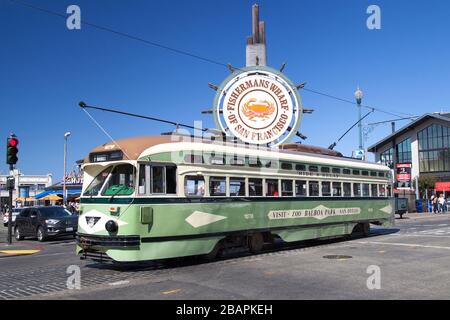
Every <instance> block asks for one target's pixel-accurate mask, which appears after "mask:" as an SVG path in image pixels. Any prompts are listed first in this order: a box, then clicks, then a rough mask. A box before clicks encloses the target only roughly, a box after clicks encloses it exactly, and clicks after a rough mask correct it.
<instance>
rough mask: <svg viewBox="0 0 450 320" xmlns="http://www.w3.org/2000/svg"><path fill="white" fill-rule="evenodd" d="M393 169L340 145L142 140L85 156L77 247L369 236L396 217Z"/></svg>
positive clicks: (141, 249)
mask: <svg viewBox="0 0 450 320" xmlns="http://www.w3.org/2000/svg"><path fill="white" fill-rule="evenodd" d="M392 200H393V199H392V189H391V184H390V173H389V168H388V167H385V166H382V165H378V164H372V163H367V162H363V161H360V160H355V159H350V158H345V157H342V155H340V154H339V153H337V152H335V151H330V150H327V149H320V148H316V147H307V146H303V145H300V144H285V145H282V146H281V147H280V148H277V149H276V150H274V149H271V148H261V147H259V148H254V147H251V146H250V145H248V144H244V143H241V144H237V143H231V142H223V141H213V140H201V139H196V138H192V137H188V136H181V135H162V136H150V137H138V138H130V139H124V140H119V141H117V142H114V143H113V142H110V143H106V144H104V145H101V146H99V147H97V148H95V149H94V150H93V151H92V152H91V153H90V154H89V156H88V157H87V158H86V159H85V164H84V186H83V193H82V197H81V214H80V218H79V227H78V239H77V252H78V253H80V254H83V255H85V256H98V255H102V256H104V257H106V256H107V257H109V258H111V259H112V260H114V261H120V262H130V261H145V260H156V259H167V258H173V257H185V256H197V255H210V256H214V255H215V254H216V253H217V252H218V250H219V249H220V248H228V247H237V246H247V247H249V248H250V250H251V251H252V252H258V251H260V250H261V249H262V247H263V244H264V243H268V242H273V241H274V239H276V238H280V239H282V240H283V241H286V242H293V241H300V240H307V239H317V238H324V237H335V236H344V235H349V234H352V232H355V231H357V232H361V233H367V232H368V231H369V224H370V223H373V224H377V225H384V226H390V225H391V224H392V222H393V202H392Z"/></svg>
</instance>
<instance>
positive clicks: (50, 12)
mask: <svg viewBox="0 0 450 320" xmlns="http://www.w3.org/2000/svg"><path fill="white" fill-rule="evenodd" d="M8 1H10V2H12V3H15V4H18V5H21V6H24V7H27V8H29V9H32V10H36V11H40V12H43V13H46V14H49V15H53V16H56V17H59V18H63V19H67V15H66V14H61V13H58V12H55V11H52V10H49V9H46V8H42V7H39V6H35V5H33V4H30V3H28V2H24V1H20V0H8ZM81 23H82V24H83V25H87V26H90V27H92V28H95V29H98V30H102V31H106V32H110V33H113V34H115V35H118V36H121V37H125V38H128V39H131V40H135V41H139V42H141V43H144V44H147V45H150V46H153V47H157V48H161V49H165V50H168V51H171V52H173V53H176V54H181V55H184V56H188V57H191V58H194V59H198V60H201V61H203V62H207V63H211V64H215V65H219V66H222V67H226V68H229V67H230V65H229V64H227V63H223V62H220V61H217V60H214V59H210V58H206V57H203V56H200V55H198V54H194V53H191V52H188V51H184V50H181V49H177V48H173V47H169V46H167V45H163V44H160V43H157V42H154V41H150V40H146V39H144V38H141V37H138V36H134V35H131V34H129V33H125V32H122V31H117V30H114V29H112V28H109V27H104V26H101V25H98V24H95V23H92V22H88V21H86V20H84V19H83V20H82V21H81ZM233 69H235V70H241V71H242V69H239V68H234V67H233ZM301 90H305V91H307V92H310V93H314V94H317V95H321V96H324V97H328V98H330V99H334V100H338V101H341V102H345V103H349V104H352V105H357V104H356V103H355V102H354V101H351V100H348V99H343V98H340V97H337V96H334V95H331V94H327V93H324V92H320V91H317V90H313V89H308V88H305V87H302V89H301ZM361 107H364V108H368V109H371V110H375V111H378V112H381V113H384V114H389V115H392V116H394V117H397V118H402V116H400V115H399V114H403V115H407V116H413V115H412V114H409V113H403V112H398V113H397V114H396V113H393V112H389V111H386V110H382V109H379V108H376V107H372V106H367V105H361Z"/></svg>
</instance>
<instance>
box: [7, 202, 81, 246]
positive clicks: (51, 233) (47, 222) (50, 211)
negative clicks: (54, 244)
mask: <svg viewBox="0 0 450 320" xmlns="http://www.w3.org/2000/svg"><path fill="white" fill-rule="evenodd" d="M77 227H78V215H73V214H72V213H71V212H70V211H68V210H67V209H65V208H63V207H56V206H54V207H32V208H26V209H24V210H23V211H22V212H21V213H20V214H19V215H18V216H17V218H16V223H15V226H14V236H15V238H16V240H23V239H24V238H25V237H36V238H37V239H38V240H39V241H41V242H42V241H45V240H47V239H49V238H55V237H59V236H68V235H72V236H73V237H75V234H76V232H77Z"/></svg>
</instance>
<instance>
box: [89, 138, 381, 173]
mask: <svg viewBox="0 0 450 320" xmlns="http://www.w3.org/2000/svg"><path fill="white" fill-rule="evenodd" d="M230 147H233V149H230ZM183 149H185V150H192V151H197V150H203V151H210V150H213V151H219V152H227V151H233V152H234V153H237V154H240V155H242V154H249V155H258V156H259V155H261V156H268V157H273V156H274V154H275V153H276V154H279V155H280V156H279V158H280V160H288V161H289V160H290V161H304V162H308V163H314V162H320V163H322V164H327V165H333V164H334V165H348V166H352V167H359V168H367V169H378V170H380V169H382V168H384V169H386V170H388V168H387V167H384V166H382V165H379V164H375V163H368V162H363V161H361V160H357V159H353V158H347V157H343V156H342V154H340V153H339V152H337V151H332V150H328V149H324V148H321V147H316V146H308V145H300V144H296V145H295V146H294V144H288V145H284V146H282V147H281V150H278V151H276V152H274V151H273V150H272V149H270V148H267V147H259V149H258V150H255V147H253V146H249V145H245V144H242V143H241V144H236V143H232V142H224V141H212V140H209V139H203V140H201V138H200V137H192V136H184V135H159V136H141V137H131V138H126V139H121V140H116V141H114V142H113V141H110V142H107V143H105V144H102V145H100V146H97V147H95V148H94V149H93V150H92V151H91V152H90V154H89V156H88V157H87V158H86V159H85V160H84V163H85V164H87V163H92V162H95V161H92V155H97V154H102V153H108V152H109V153H111V152H115V151H121V152H122V153H123V160H138V159H139V158H142V157H145V156H148V155H151V154H155V153H158V152H171V151H181V150H183Z"/></svg>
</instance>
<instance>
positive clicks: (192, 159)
mask: <svg viewBox="0 0 450 320" xmlns="http://www.w3.org/2000/svg"><path fill="white" fill-rule="evenodd" d="M184 162H186V163H203V162H204V161H203V156H201V155H195V154H187V155H186V156H185V157H184Z"/></svg>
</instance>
